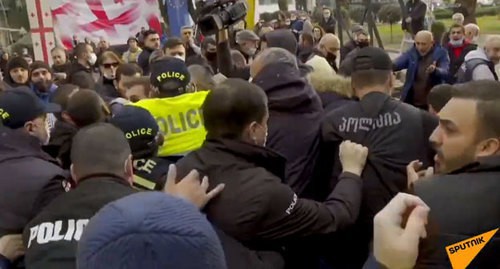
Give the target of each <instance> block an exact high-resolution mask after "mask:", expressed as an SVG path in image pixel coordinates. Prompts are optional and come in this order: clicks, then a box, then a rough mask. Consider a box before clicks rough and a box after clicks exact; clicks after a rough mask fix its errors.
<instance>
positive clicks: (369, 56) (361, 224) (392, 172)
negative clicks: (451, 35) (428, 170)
mask: <svg viewBox="0 0 500 269" xmlns="http://www.w3.org/2000/svg"><path fill="white" fill-rule="evenodd" d="M391 68H392V62H391V59H390V58H389V56H388V55H387V53H385V52H384V51H383V50H381V49H379V48H373V47H369V48H363V49H360V50H359V51H358V53H357V55H356V56H355V58H354V60H353V74H352V86H353V88H354V89H355V94H356V95H357V97H358V98H359V99H360V101H359V102H356V103H352V104H349V105H346V106H344V107H342V108H341V109H337V110H334V111H333V112H331V113H330V114H328V115H327V116H326V118H325V120H324V123H323V126H322V128H323V130H322V136H323V141H324V143H325V145H324V146H325V147H324V148H325V149H327V150H329V151H330V152H332V154H333V153H334V152H336V149H337V148H338V145H339V143H340V142H342V141H343V140H351V141H353V142H355V143H359V144H362V145H364V146H366V147H368V148H369V151H370V154H369V155H368V159H367V165H366V168H365V171H364V172H363V175H362V177H363V178H364V180H365V184H364V186H363V204H362V207H361V212H360V217H359V219H358V222H357V225H356V226H357V227H355V228H353V232H352V235H353V236H355V237H357V239H355V238H350V239H349V240H348V242H350V243H348V245H346V244H343V245H342V249H339V252H338V253H343V250H345V251H346V252H347V253H346V255H342V254H341V255H339V256H340V257H342V258H345V263H343V262H342V260H343V259H341V258H340V257H339V259H336V260H337V263H339V262H340V264H342V266H344V267H342V268H360V266H362V264H363V262H364V261H365V260H366V255H367V254H368V245H369V240H371V231H372V229H373V228H372V226H373V224H372V220H373V217H374V215H375V214H376V213H377V212H378V211H380V210H381V209H382V208H383V207H384V206H385V205H386V204H387V203H388V202H389V201H390V199H391V198H392V197H393V196H395V195H396V194H397V193H398V192H400V191H403V190H405V189H406V188H407V179H406V166H407V164H408V163H410V162H411V161H413V160H420V161H422V162H423V163H424V164H426V165H429V164H430V163H431V162H432V158H433V153H432V150H431V148H430V146H429V143H428V138H429V136H430V134H431V133H432V131H433V130H434V128H435V127H436V126H437V119H436V118H434V117H433V116H432V115H431V114H429V113H427V112H426V111H423V110H419V109H417V108H415V107H412V106H410V105H407V104H404V103H403V102H400V101H399V100H396V99H393V98H392V97H391V96H390V92H391V90H392V88H393V83H394V78H393V75H392V71H391V70H392V69H391ZM326 159H327V162H329V164H327V163H324V164H323V166H324V167H323V168H325V169H324V170H323V174H324V175H325V176H328V175H331V177H330V184H331V185H334V184H335V183H336V178H337V175H338V174H339V168H338V167H339V162H338V160H336V159H337V157H336V156H335V155H331V154H330V156H329V157H327V158H326ZM329 169H333V171H332V170H329ZM349 235H351V233H346V237H348V236H349ZM349 244H351V245H352V249H350V248H349V247H348V246H349ZM339 245H340V244H339ZM363 248H364V249H363ZM351 255H358V256H356V257H353V256H351ZM339 268H340V267H339Z"/></svg>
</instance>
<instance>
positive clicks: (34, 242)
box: [23, 175, 136, 269]
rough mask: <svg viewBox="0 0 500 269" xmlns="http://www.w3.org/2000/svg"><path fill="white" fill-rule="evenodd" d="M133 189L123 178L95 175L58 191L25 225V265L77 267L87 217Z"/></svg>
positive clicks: (42, 267)
mask: <svg viewBox="0 0 500 269" xmlns="http://www.w3.org/2000/svg"><path fill="white" fill-rule="evenodd" d="M135 192H136V191H135V190H134V189H133V188H132V187H130V185H128V184H127V183H126V182H125V180H124V179H121V178H118V177H116V176H113V175H96V176H95V177H92V178H87V179H83V181H80V182H79V184H78V186H77V187H76V189H74V190H72V191H69V192H67V193H64V194H61V195H60V196H59V197H57V198H56V199H54V200H53V201H52V202H51V203H50V204H49V205H48V206H46V207H45V208H44V209H43V210H42V212H40V214H38V215H37V216H36V217H35V218H34V219H33V220H32V221H30V223H29V224H28V225H27V226H26V228H25V229H24V232H23V241H24V245H25V246H26V247H27V249H26V256H25V262H26V268H36V269H44V268H47V269H49V268H50V269H51V268H58V269H65V268H68V269H69V268H71V269H73V268H76V247H77V244H78V240H79V239H80V236H81V234H82V232H83V229H84V228H85V225H87V223H88V221H89V219H90V218H91V217H92V216H94V215H95V214H96V213H97V211H99V209H101V208H102V207H104V206H105V205H106V204H108V203H110V202H112V201H115V200H118V199H120V198H122V197H125V196H127V195H130V194H133V193H135Z"/></svg>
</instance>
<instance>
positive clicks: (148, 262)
mask: <svg viewBox="0 0 500 269" xmlns="http://www.w3.org/2000/svg"><path fill="white" fill-rule="evenodd" d="M77 268H79V269H101V268H102V269H104V268H106V269H115V268H116V269H118V268H120V269H128V268H130V269H132V268H134V269H135V268H177V269H188V268H203V269H226V268H227V266H226V261H225V257H224V252H223V250H222V245H221V243H220V241H219V238H218V236H217V234H216V233H215V231H214V229H213V228H212V226H211V225H210V223H209V222H208V220H207V219H206V217H205V216H204V215H202V213H201V212H200V211H199V209H198V208H197V207H195V206H194V205H192V204H190V203H188V202H187V201H185V200H182V199H179V198H175V197H173V196H170V195H167V194H165V193H161V192H141V193H137V194H133V195H129V196H127V197H125V198H122V199H120V200H117V201H115V202H112V203H110V204H108V205H106V206H105V207H104V208H102V209H101V210H99V212H97V214H96V215H95V216H94V217H93V218H92V219H91V220H90V222H89V224H88V225H87V226H86V227H85V230H84V232H83V235H82V237H81V239H80V241H79V244H78V250H77Z"/></svg>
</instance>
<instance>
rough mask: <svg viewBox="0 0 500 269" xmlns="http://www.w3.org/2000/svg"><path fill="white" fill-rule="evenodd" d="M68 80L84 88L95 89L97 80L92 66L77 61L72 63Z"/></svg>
mask: <svg viewBox="0 0 500 269" xmlns="http://www.w3.org/2000/svg"><path fill="white" fill-rule="evenodd" d="M67 82H68V83H71V84H74V85H77V86H78V87H80V88H82V89H90V90H95V80H94V77H93V75H92V68H87V67H85V66H83V65H81V64H80V63H77V62H76V63H73V64H71V67H70V68H69V72H68V77H67Z"/></svg>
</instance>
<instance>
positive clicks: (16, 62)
mask: <svg viewBox="0 0 500 269" xmlns="http://www.w3.org/2000/svg"><path fill="white" fill-rule="evenodd" d="M15 68H23V69H26V70H30V65H29V64H28V62H27V61H26V60H25V59H24V58H23V57H19V56H18V57H14V58H12V59H10V60H9V61H8V62H7V71H8V72H10V70H12V69H15Z"/></svg>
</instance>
